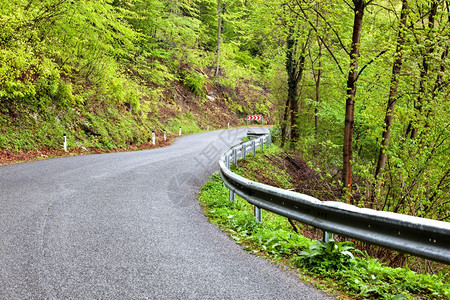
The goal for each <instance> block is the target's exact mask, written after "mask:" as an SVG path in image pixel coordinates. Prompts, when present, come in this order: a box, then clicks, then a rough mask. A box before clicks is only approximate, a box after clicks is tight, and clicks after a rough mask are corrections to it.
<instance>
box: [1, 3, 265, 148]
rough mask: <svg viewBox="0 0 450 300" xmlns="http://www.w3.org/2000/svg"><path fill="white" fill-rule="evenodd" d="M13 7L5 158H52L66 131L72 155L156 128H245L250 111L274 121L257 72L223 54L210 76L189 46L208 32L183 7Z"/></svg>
mask: <svg viewBox="0 0 450 300" xmlns="http://www.w3.org/2000/svg"><path fill="white" fill-rule="evenodd" d="M13 3H14V4H11V2H6V3H5V2H4V3H2V4H0V12H1V18H0V25H1V28H2V30H1V36H0V44H1V46H2V47H1V50H0V61H1V68H0V78H1V81H0V99H1V102H0V128H1V129H0V149H3V151H2V153H3V156H5V155H7V154H9V156H13V154H14V153H17V152H23V151H36V150H38V153H39V152H44V153H46V152H50V153H51V152H52V150H56V149H61V148H62V141H63V134H64V133H66V134H67V142H68V146H69V148H70V149H73V151H81V150H82V149H90V150H91V151H96V150H95V149H99V151H100V150H102V149H117V148H124V147H129V146H132V147H138V146H139V145H141V144H144V143H148V142H149V141H150V140H151V133H152V131H155V132H156V134H157V135H159V136H161V135H162V132H163V131H164V130H166V131H167V133H168V134H169V135H170V134H177V133H178V128H179V127H181V128H182V131H183V133H191V132H195V131H199V130H202V129H206V128H207V126H209V127H210V129H215V128H224V127H226V126H227V123H228V122H229V123H230V124H231V125H232V126H236V125H242V124H245V123H244V122H245V121H244V119H245V116H246V114H248V113H261V114H264V115H266V116H267V117H268V118H266V120H269V121H270V116H268V114H269V112H270V111H272V110H273V108H272V107H271V104H270V95H269V93H268V92H267V91H266V89H265V88H264V83H263V82H262V81H261V74H260V73H257V72H249V71H245V66H242V65H238V62H236V61H235V60H233V59H232V58H228V57H226V56H224V58H223V62H222V65H223V66H222V67H221V70H220V71H221V72H220V75H219V76H214V70H215V66H214V65H215V59H214V57H215V54H214V50H213V48H212V47H211V46H210V45H208V44H203V45H201V44H197V43H191V42H192V39H195V38H197V39H198V38H200V37H199V34H200V27H201V26H203V27H204V30H206V29H208V26H209V25H208V24H202V23H201V22H202V18H204V16H202V15H198V14H195V13H193V12H189V11H186V7H185V6H183V5H182V4H180V6H176V5H173V6H171V7H168V6H165V5H163V4H164V3H163V2H161V1H133V3H132V4H131V2H130V3H128V2H127V1H113V2H111V1H95V2H91V1H78V2H73V1H50V0H48V1H42V2H41V3H35V2H33V1H31V2H26V1H15V2H13ZM150 16H152V17H150ZM153 16H158V17H153ZM208 30H210V31H211V35H212V36H214V33H213V32H214V31H213V30H214V29H213V28H210V29H208ZM229 53H233V50H231V51H229ZM236 71H237V72H236ZM33 153H35V152H33Z"/></svg>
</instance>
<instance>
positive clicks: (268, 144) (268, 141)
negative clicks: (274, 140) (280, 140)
mask: <svg viewBox="0 0 450 300" xmlns="http://www.w3.org/2000/svg"><path fill="white" fill-rule="evenodd" d="M269 136H270V135H268V136H267V140H266V144H267V148H269V146H270V138H269Z"/></svg>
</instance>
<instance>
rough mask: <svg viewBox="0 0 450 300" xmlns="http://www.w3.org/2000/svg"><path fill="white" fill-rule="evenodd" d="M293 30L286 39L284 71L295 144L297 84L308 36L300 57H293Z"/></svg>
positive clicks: (297, 127)
mask: <svg viewBox="0 0 450 300" xmlns="http://www.w3.org/2000/svg"><path fill="white" fill-rule="evenodd" d="M293 31H294V30H293V29H292V28H291V31H290V33H289V36H288V38H287V51H286V71H287V74H288V101H289V103H290V112H291V141H292V142H293V143H295V142H296V141H297V140H298V138H299V137H300V132H299V129H300V128H299V125H298V121H297V116H298V110H299V105H298V99H297V98H298V84H299V82H300V81H301V79H302V77H303V71H304V68H305V59H306V54H305V53H306V47H307V45H308V42H309V35H308V37H307V39H306V41H305V44H304V45H302V49H301V53H300V54H299V55H300V56H299V57H298V58H297V57H295V56H296V55H298V54H296V53H295V52H296V51H295V49H296V48H295V47H296V43H295V41H294V39H293Z"/></svg>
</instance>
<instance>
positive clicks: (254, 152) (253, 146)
mask: <svg viewBox="0 0 450 300" xmlns="http://www.w3.org/2000/svg"><path fill="white" fill-rule="evenodd" d="M252 150H253V156H255V155H256V142H255V140H253V141H252Z"/></svg>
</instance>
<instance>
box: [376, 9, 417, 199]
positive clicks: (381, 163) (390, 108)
mask: <svg viewBox="0 0 450 300" xmlns="http://www.w3.org/2000/svg"><path fill="white" fill-rule="evenodd" d="M408 9H409V8H408V1H407V0H403V1H402V12H401V16H400V25H399V31H398V37H397V49H396V50H395V54H394V57H395V59H394V65H393V67H392V77H391V85H390V90H389V98H388V104H387V108H386V116H385V118H384V131H383V136H382V138H381V148H380V154H379V156H378V163H377V169H376V170H375V180H376V179H377V177H378V176H379V175H380V173H381V172H382V171H383V169H384V167H385V165H386V150H387V148H388V146H389V139H390V136H391V125H392V120H393V116H394V107H395V102H396V101H397V90H398V80H399V76H400V70H401V66H402V60H403V46H404V45H405V32H404V30H406V20H407V18H408ZM372 196H373V195H372Z"/></svg>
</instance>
